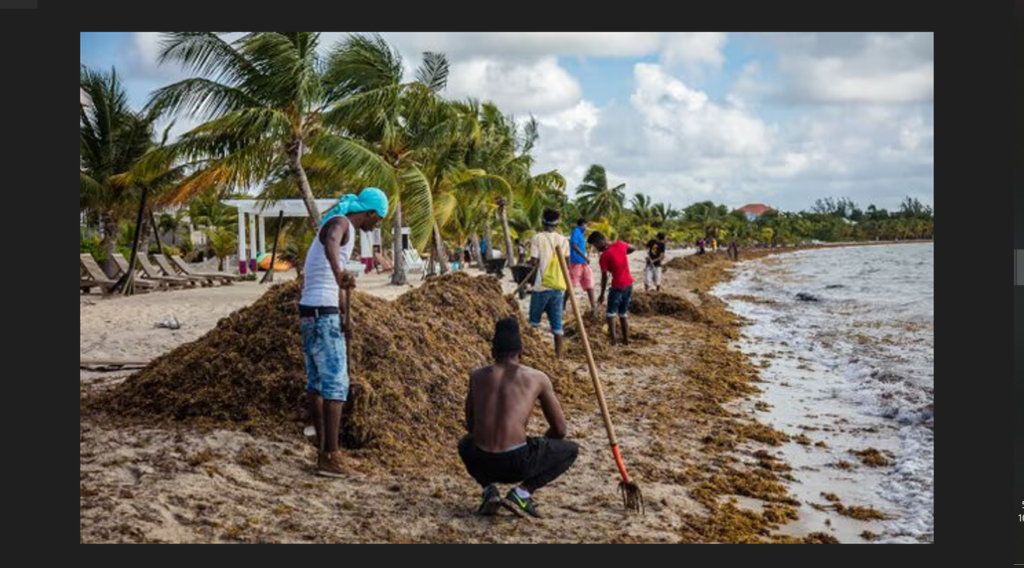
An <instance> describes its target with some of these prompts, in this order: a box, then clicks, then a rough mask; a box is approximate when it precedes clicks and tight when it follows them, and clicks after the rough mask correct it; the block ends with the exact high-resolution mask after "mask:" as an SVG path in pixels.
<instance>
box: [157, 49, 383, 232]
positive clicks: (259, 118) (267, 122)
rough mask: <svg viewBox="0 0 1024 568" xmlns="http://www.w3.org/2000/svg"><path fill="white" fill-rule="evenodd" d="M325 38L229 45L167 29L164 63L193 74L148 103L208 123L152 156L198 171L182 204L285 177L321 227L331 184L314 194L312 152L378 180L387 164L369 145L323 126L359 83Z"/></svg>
mask: <svg viewBox="0 0 1024 568" xmlns="http://www.w3.org/2000/svg"><path fill="white" fill-rule="evenodd" d="M318 44H319V34H318V33H312V32H254V33H249V34H245V35H243V36H242V37H240V38H238V39H236V40H234V41H231V42H229V41H227V40H226V39H225V38H224V37H223V36H222V35H220V34H217V33H212V32H173V33H169V34H165V39H164V42H163V44H162V46H161V49H160V61H161V62H162V63H163V62H169V61H170V62H176V63H179V64H180V65H181V66H182V67H184V68H185V69H186V70H187V71H189V72H191V73H192V74H194V75H195V76H194V77H190V78H187V79H184V80H182V81H178V82H176V83H173V84H171V85H168V86H166V87H163V88H161V89H158V90H157V91H156V92H154V93H153V96H152V98H151V100H150V102H149V105H148V106H149V108H150V109H151V110H153V111H155V112H159V113H161V114H185V115H189V116H193V117H200V118H202V119H204V120H205V122H204V123H203V124H201V125H199V126H197V127H196V128H194V129H192V130H191V131H189V132H187V133H186V134H184V135H183V136H182V137H181V138H180V139H179V141H178V142H176V143H175V144H172V145H170V146H169V147H168V148H167V150H166V151H165V152H162V153H160V154H159V155H158V156H157V157H156V158H154V160H162V161H164V162H169V161H176V160H177V161H183V162H184V163H186V164H189V165H190V166H191V167H192V168H193V170H194V171H193V173H192V175H190V176H189V177H188V178H187V179H186V180H185V181H184V183H182V184H181V185H180V186H179V187H178V190H177V192H176V194H175V196H174V197H175V199H176V200H177V201H183V200H185V199H187V198H189V197H191V196H193V195H195V194H197V193H199V192H200V191H203V190H205V189H207V188H208V187H210V186H217V187H249V186H253V185H258V184H261V183H263V182H264V181H266V180H267V179H269V178H270V177H272V176H273V175H275V174H278V175H284V176H287V177H288V178H289V179H290V180H291V182H292V183H293V184H294V187H297V188H298V193H299V195H300V197H301V198H302V200H303V202H304V203H305V205H306V209H307V212H308V213H309V218H310V220H311V221H312V224H313V225H314V226H315V225H316V223H317V222H318V221H319V219H320V212H319V210H318V209H317V206H316V203H315V201H314V199H315V194H316V193H320V194H325V193H328V189H327V188H319V190H318V192H314V188H313V187H312V186H311V185H310V183H309V179H308V177H307V175H306V170H305V165H304V162H305V161H306V159H307V154H309V153H315V152H318V151H319V152H321V153H323V152H328V153H330V154H333V155H334V156H335V157H337V159H339V160H343V161H344V162H345V163H346V164H347V166H348V169H349V172H350V173H354V172H361V171H365V172H366V173H369V174H371V175H372V174H374V173H376V174H378V177H379V174H380V170H381V168H382V165H381V164H380V161H379V160H378V159H376V156H375V155H374V154H373V152H372V151H370V150H369V149H367V148H365V147H364V146H362V145H360V144H358V143H356V142H355V141H353V140H350V139H347V138H344V137H342V136H338V135H337V134H335V133H331V132H329V131H328V130H327V129H325V128H324V126H323V116H324V114H325V112H327V110H328V109H330V108H331V106H332V105H333V104H335V103H337V102H339V101H341V100H343V99H344V98H345V97H346V96H348V95H350V94H351V93H352V92H353V90H354V89H355V88H356V85H353V84H352V83H350V82H348V81H347V80H346V78H343V77H338V76H335V75H333V74H332V73H331V70H330V69H328V68H327V67H326V66H325V62H324V61H323V59H322V58H321V57H320V56H319V55H318V53H317V47H318Z"/></svg>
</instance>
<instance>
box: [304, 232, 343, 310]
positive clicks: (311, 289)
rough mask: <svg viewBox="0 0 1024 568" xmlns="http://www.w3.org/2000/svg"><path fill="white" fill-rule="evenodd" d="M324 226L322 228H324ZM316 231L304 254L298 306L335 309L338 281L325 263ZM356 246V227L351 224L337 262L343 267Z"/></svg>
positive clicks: (329, 266) (325, 258) (322, 248)
mask: <svg viewBox="0 0 1024 568" xmlns="http://www.w3.org/2000/svg"><path fill="white" fill-rule="evenodd" d="M326 226H327V225H324V226H323V227H326ZM323 227H320V230H319V231H317V235H316V237H314V238H313V244H312V245H311V246H310V247H309V252H307V253H306V265H305V268H304V269H303V270H302V277H303V279H304V281H303V285H302V298H300V299H299V304H301V305H303V306H309V307H312V308H323V307H328V306H331V307H337V306H338V281H337V280H336V279H335V278H334V271H333V270H331V263H329V262H327V254H326V251H325V249H324V245H323V244H321V243H320V231H322V230H323ZM355 244H356V227H355V225H353V224H352V223H351V222H349V224H348V239H346V240H345V244H343V245H341V247H340V250H339V251H338V261H339V262H340V263H341V265H342V266H343V267H344V265H345V262H346V261H347V260H348V259H349V258H351V256H352V249H353V248H354V247H355Z"/></svg>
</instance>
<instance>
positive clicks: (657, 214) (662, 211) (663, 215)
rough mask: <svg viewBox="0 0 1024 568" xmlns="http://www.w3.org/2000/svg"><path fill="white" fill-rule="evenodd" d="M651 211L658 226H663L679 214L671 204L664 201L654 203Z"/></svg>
mask: <svg viewBox="0 0 1024 568" xmlns="http://www.w3.org/2000/svg"><path fill="white" fill-rule="evenodd" d="M651 213H652V214H653V215H654V222H655V223H656V224H657V226H659V227H663V226H665V225H666V224H668V222H669V221H670V220H672V219H675V218H676V217H678V216H679V211H677V210H676V209H674V208H673V207H672V206H671V205H666V204H664V203H655V204H654V206H653V207H652V208H651Z"/></svg>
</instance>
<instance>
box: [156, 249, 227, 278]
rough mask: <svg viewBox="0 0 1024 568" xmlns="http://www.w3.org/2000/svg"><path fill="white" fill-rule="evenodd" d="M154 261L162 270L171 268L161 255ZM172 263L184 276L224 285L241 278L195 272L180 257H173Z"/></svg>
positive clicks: (213, 272) (210, 272) (224, 274)
mask: <svg viewBox="0 0 1024 568" xmlns="http://www.w3.org/2000/svg"><path fill="white" fill-rule="evenodd" d="M153 259H154V260H156V263H157V265H159V266H160V268H163V269H164V270H167V269H168V268H170V265H169V264H168V265H166V267H165V263H166V262H167V258H166V257H164V256H163V255H160V254H158V255H154V257H153ZM171 261H172V262H173V263H174V266H175V267H177V268H178V272H180V273H182V274H187V275H189V276H202V277H203V278H208V279H210V281H216V280H220V281H221V282H222V283H224V284H231V283H232V282H234V281H235V280H238V279H239V278H240V277H239V276H238V275H235V274H228V273H227V272H217V271H209V272H208V271H205V270H195V269H193V268H192V267H191V266H189V264H188V263H187V262H185V260H184V259H183V258H181V257H180V256H178V255H174V256H172V257H171ZM171 270H174V269H173V268H171Z"/></svg>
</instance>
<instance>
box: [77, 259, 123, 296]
mask: <svg viewBox="0 0 1024 568" xmlns="http://www.w3.org/2000/svg"><path fill="white" fill-rule="evenodd" d="M79 266H80V270H79V273H80V275H81V291H82V292H85V293H88V292H89V290H91V289H92V288H99V289H100V292H101V293H102V294H103V295H104V296H106V295H107V294H109V293H110V291H111V290H112V289H113V288H114V285H115V284H117V281H116V280H111V279H110V278H109V277H108V276H107V274H106V273H105V272H103V269H102V268H100V265H99V264H98V263H97V262H96V259H95V258H93V257H92V255H91V254H89V253H82V255H81V260H80V262H79Z"/></svg>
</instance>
